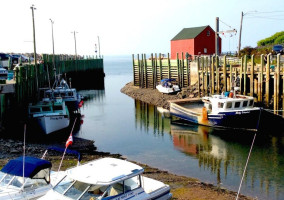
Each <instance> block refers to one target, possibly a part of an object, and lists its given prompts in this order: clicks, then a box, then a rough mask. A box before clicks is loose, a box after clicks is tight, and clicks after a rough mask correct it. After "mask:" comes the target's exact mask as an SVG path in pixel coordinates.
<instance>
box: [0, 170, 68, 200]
mask: <svg viewBox="0 0 284 200" xmlns="http://www.w3.org/2000/svg"><path fill="white" fill-rule="evenodd" d="M63 175H64V172H53V173H52V174H51V175H50V179H51V183H50V184H48V185H45V186H40V185H37V184H35V185H34V186H31V187H32V189H30V188H27V189H23V190H22V189H20V188H17V187H12V186H11V185H10V187H9V189H8V188H7V187H0V199H1V200H11V199H13V200H20V199H21V200H33V199H38V198H40V197H42V196H43V195H45V194H46V193H47V192H48V191H49V190H50V189H51V188H52V187H53V186H54V185H55V184H56V183H57V181H58V180H60V178H61V177H62V176H63Z"/></svg>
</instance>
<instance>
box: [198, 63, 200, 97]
mask: <svg viewBox="0 0 284 200" xmlns="http://www.w3.org/2000/svg"><path fill="white" fill-rule="evenodd" d="M199 69H200V57H197V91H198V97H200V74H199Z"/></svg>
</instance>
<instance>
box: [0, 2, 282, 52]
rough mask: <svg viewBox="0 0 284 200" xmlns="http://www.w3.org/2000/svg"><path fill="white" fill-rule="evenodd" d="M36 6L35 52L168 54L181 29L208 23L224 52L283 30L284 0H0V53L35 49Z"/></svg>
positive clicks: (253, 44) (235, 49) (255, 42)
mask: <svg viewBox="0 0 284 200" xmlns="http://www.w3.org/2000/svg"><path fill="white" fill-rule="evenodd" d="M32 5H34V7H35V8H36V9H35V10H34V20H35V37H36V51H37V53H50V54H51V53H52V29H51V21H50V19H52V20H53V21H54V24H53V29H54V49H55V54H75V39H74V33H72V32H74V31H75V32H76V47H77V54H79V55H96V53H95V50H96V48H95V46H96V45H97V51H98V50H99V49H98V46H99V45H98V41H99V42H100V53H101V54H102V55H128V54H130V55H131V54H141V53H146V54H150V53H170V41H171V39H172V38H173V37H174V36H175V35H176V34H178V33H179V32H180V31H181V30H182V29H183V28H190V27H198V26H206V25H210V26H211V28H213V29H214V30H215V27H216V17H219V19H220V24H219V30H220V31H228V30H232V29H236V30H237V33H236V34H229V33H227V34H225V35H223V36H221V37H222V51H223V52H226V51H237V49H238V42H239V30H240V22H241V13H242V12H243V13H244V16H243V26H242V37H241V47H245V46H252V47H256V46H257V41H259V40H261V39H264V38H266V37H269V36H271V35H273V34H274V33H276V32H280V31H284V26H283V24H284V1H283V0H274V1H272V2H269V1H267V0H214V1H213V0H143V1H142V0H140V1H138V0H80V1H79V0H0V16H1V32H0V52H14V53H32V52H33V23H32V10H31V9H30V7H31V6H32Z"/></svg>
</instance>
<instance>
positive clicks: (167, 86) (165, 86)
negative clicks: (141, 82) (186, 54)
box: [156, 78, 180, 94]
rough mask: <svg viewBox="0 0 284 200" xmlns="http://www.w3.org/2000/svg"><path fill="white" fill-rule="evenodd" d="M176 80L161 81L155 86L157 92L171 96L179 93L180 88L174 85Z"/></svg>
mask: <svg viewBox="0 0 284 200" xmlns="http://www.w3.org/2000/svg"><path fill="white" fill-rule="evenodd" d="M175 82H176V79H173V78H170V79H169V78H167V79H162V80H161V81H160V83H159V84H158V85H157V86H156V88H157V90H158V91H159V92H161V93H165V94H171V93H176V92H178V91H180V88H179V86H178V85H177V84H175Z"/></svg>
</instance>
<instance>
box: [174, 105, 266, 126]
mask: <svg viewBox="0 0 284 200" xmlns="http://www.w3.org/2000/svg"><path fill="white" fill-rule="evenodd" d="M191 103H192V104H196V107H194V106H193V107H194V109H193V108H186V107H184V106H181V105H179V104H176V103H171V104H170V113H171V115H174V116H176V117H178V118H181V119H183V120H186V121H188V122H191V123H195V124H200V125H205V126H212V127H220V128H233V129H246V130H257V129H258V126H259V121H260V114H261V109H260V108H252V109H249V110H232V111H226V112H219V113H218V114H207V111H205V112H206V113H203V112H202V108H203V104H202V102H201V101H200V102H198V101H195V102H191ZM197 107H198V109H199V111H195V110H197V109H196V108H197Z"/></svg>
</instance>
